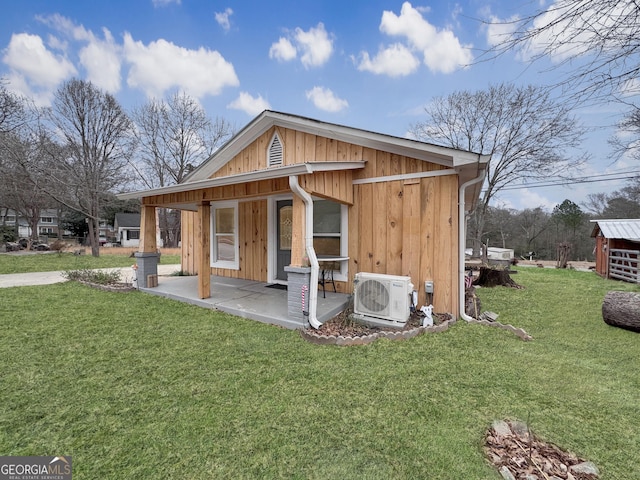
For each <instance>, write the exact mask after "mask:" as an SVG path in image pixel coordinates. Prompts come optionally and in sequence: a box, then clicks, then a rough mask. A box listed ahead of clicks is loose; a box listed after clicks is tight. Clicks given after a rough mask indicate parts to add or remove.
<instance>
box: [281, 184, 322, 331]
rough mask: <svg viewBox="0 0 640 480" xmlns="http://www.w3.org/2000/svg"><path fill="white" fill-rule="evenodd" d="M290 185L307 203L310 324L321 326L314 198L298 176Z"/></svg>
mask: <svg viewBox="0 0 640 480" xmlns="http://www.w3.org/2000/svg"><path fill="white" fill-rule="evenodd" d="M289 187H291V190H292V191H293V192H294V193H295V194H296V195H297V196H298V197H300V198H301V199H302V201H303V202H304V205H305V229H304V232H305V233H304V246H305V252H306V254H307V257H309V264H310V265H311V279H310V280H309V282H310V285H309V325H311V326H312V327H313V328H316V329H317V328H320V326H322V323H321V322H319V321H318V319H317V317H316V307H317V305H318V272H319V270H320V266H319V265H318V257H316V251H315V249H314V248H313V199H312V198H311V195H309V194H308V193H307V192H306V191H305V190H304V189H303V188H302V187H301V186H300V184H299V183H298V176H297V175H291V176H289Z"/></svg>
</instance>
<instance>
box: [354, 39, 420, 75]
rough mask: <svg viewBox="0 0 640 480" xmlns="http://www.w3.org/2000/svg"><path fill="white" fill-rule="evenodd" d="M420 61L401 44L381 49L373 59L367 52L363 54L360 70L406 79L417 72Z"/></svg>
mask: <svg viewBox="0 0 640 480" xmlns="http://www.w3.org/2000/svg"><path fill="white" fill-rule="evenodd" d="M419 65H420V61H419V60H418V59H417V58H416V57H415V56H414V55H413V53H411V50H409V49H408V48H407V47H405V46H404V45H402V44H401V43H395V44H393V45H391V46H390V47H387V48H385V49H381V50H380V51H379V52H378V54H377V55H376V56H375V57H374V58H373V59H371V58H369V54H368V53H367V52H362V53H361V60H360V63H359V64H358V70H361V71H367V72H371V73H375V74H377V75H380V74H384V75H388V76H390V77H404V76H406V75H409V74H411V73H413V72H415V71H416V69H417V68H418V66H419Z"/></svg>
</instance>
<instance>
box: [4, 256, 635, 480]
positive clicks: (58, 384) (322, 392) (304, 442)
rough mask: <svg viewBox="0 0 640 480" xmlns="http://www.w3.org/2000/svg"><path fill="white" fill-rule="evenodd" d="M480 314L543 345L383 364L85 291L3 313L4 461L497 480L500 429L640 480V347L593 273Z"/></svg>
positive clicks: (478, 335)
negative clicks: (494, 424) (520, 426)
mask: <svg viewBox="0 0 640 480" xmlns="http://www.w3.org/2000/svg"><path fill="white" fill-rule="evenodd" d="M517 277H518V278H517V281H518V283H520V284H522V285H524V286H525V287H526V288H525V289H523V290H512V289H506V288H496V289H481V291H480V292H479V295H480V296H481V298H482V302H483V306H484V307H485V308H486V309H489V310H493V311H495V312H497V313H499V314H500V319H499V320H500V321H502V322H504V323H513V324H514V325H516V326H521V327H524V328H525V329H526V330H527V332H529V333H530V334H532V335H533V337H534V340H533V341H532V342H523V341H521V340H520V339H518V338H517V337H516V336H514V335H513V334H510V333H508V332H505V331H502V330H498V329H493V328H486V327H482V326H478V325H469V324H466V323H463V322H459V323H458V324H456V325H455V326H454V327H452V328H450V329H449V330H448V331H447V332H445V333H441V334H435V335H423V336H420V337H417V338H415V339H413V340H410V341H406V342H391V341H388V340H379V341H377V342H375V343H374V344H372V345H369V346H366V347H349V348H341V347H335V346H325V347H320V346H316V345H312V344H310V343H307V342H305V341H304V340H302V339H301V338H300V336H299V335H298V334H297V333H296V332H293V331H289V330H284V329H280V328H276V327H273V326H269V325H263V324H260V323H258V322H253V321H250V320H245V319H241V318H237V317H233V316H230V315H225V314H222V313H219V312H213V311H209V310H205V309H201V308H198V307H195V306H191V305H186V304H181V303H178V302H174V301H171V300H167V299H162V298H158V297H155V296H151V295H146V294H143V293H140V292H131V293H125V294H113V293H108V292H101V291H98V290H93V289H90V288H87V287H85V286H83V285H81V284H77V283H64V284H56V285H50V286H44V287H21V288H8V289H3V291H2V297H3V298H2V302H0V327H1V328H2V331H3V335H2V336H0V365H2V372H3V374H2V375H1V376H0V451H1V452H2V453H3V454H4V455H53V454H64V455H73V463H74V478H78V479H82V478H97V477H99V478H106V479H110V478H113V479H120V478H184V479H200V478H202V479H205V478H207V479H208V478H305V479H307V478H308V479H325V478H358V479H361V478H369V479H378V478H380V479H387V478H407V479H414V478H429V479H443V480H445V479H446V480H450V479H454V478H461V479H465V480H467V479H470V480H474V479H491V478H495V479H498V478H500V477H499V475H498V473H497V472H495V471H494V470H493V469H492V468H491V467H490V466H488V464H487V462H486V461H485V459H484V456H483V452H482V439H483V435H484V432H485V430H486V428H488V426H489V425H490V423H491V421H492V420H494V419H498V418H516V419H521V420H527V418H528V417H529V416H530V423H531V427H532V429H533V431H534V432H535V433H536V434H538V435H540V436H541V437H543V438H544V439H546V440H549V441H552V442H554V443H556V444H558V445H560V446H562V447H564V448H566V449H568V450H571V451H573V452H576V453H578V454H580V455H581V456H584V457H586V458H588V459H589V460H592V461H594V462H595V463H596V464H597V465H598V466H599V468H600V469H601V472H602V474H603V478H616V479H634V478H640V426H639V424H638V422H637V418H638V405H640V377H638V375H637V370H638V366H640V348H638V342H640V336H639V335H638V334H636V333H632V332H628V331H625V330H621V329H617V328H613V327H610V326H608V325H606V324H605V323H604V322H603V321H602V318H601V313H600V306H601V302H602V299H603V298H604V295H605V294H606V292H607V291H608V290H611V289H628V290H635V291H638V290H639V289H638V287H634V286H631V285H628V284H622V283H618V282H610V281H605V280H601V279H599V278H598V277H597V276H595V275H594V274H591V273H582V272H571V271H556V270H546V269H545V270H542V269H540V270H538V269H524V268H521V269H520V273H519V274H518V275H517Z"/></svg>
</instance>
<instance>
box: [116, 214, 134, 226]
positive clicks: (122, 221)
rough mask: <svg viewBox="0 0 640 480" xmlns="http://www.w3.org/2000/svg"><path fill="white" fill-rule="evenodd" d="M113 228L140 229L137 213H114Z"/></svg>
mask: <svg viewBox="0 0 640 480" xmlns="http://www.w3.org/2000/svg"><path fill="white" fill-rule="evenodd" d="M114 224H115V225H114V226H115V228H118V227H120V228H140V214H139V213H116V219H115V221H114Z"/></svg>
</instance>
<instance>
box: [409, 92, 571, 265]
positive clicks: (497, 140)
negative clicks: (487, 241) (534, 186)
mask: <svg viewBox="0 0 640 480" xmlns="http://www.w3.org/2000/svg"><path fill="white" fill-rule="evenodd" d="M425 111H426V114H427V120H426V121H424V122H419V123H417V124H415V125H414V126H413V127H412V133H413V134H414V135H415V137H416V138H419V139H421V140H425V141H430V142H433V143H437V144H441V145H445V146H449V147H453V148H458V149H462V150H468V151H472V152H476V153H481V154H489V155H491V160H490V161H489V163H488V165H487V180H486V181H485V186H484V190H483V193H482V197H481V199H480V202H479V204H478V206H477V208H476V210H475V212H474V223H473V225H475V229H474V231H472V232H471V234H472V238H473V240H474V251H475V253H476V254H477V253H478V250H479V248H480V245H481V243H482V235H483V230H484V222H485V217H486V214H487V209H488V208H489V204H490V202H491V200H492V199H493V198H494V196H495V195H496V194H497V193H498V192H499V191H500V190H501V189H502V188H504V187H506V186H507V185H510V184H513V183H514V182H526V181H527V180H531V179H537V178H549V177H551V176H559V175H561V174H562V175H565V176H566V175H567V174H568V173H569V172H570V171H571V170H572V169H573V168H575V167H576V166H577V165H579V164H580V163H582V161H583V158H571V157H570V156H569V155H568V153H567V152H568V151H569V150H570V149H572V148H575V147H578V146H579V142H580V139H581V137H582V135H583V129H582V128H581V127H580V126H579V125H578V123H577V121H576V120H575V119H574V118H573V116H572V115H571V114H570V111H569V109H568V108H566V107H565V106H563V105H562V104H557V103H556V102H554V101H553V100H552V99H551V97H550V95H549V93H548V92H547V91H546V90H545V89H543V88H541V87H535V86H527V87H516V86H514V85H512V84H500V85H497V86H491V87H489V89H488V90H480V91H477V92H467V91H462V92H456V93H453V94H451V95H449V96H447V97H438V98H436V99H435V100H433V102H432V103H431V104H430V105H429V106H427V107H426V108H425Z"/></svg>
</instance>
